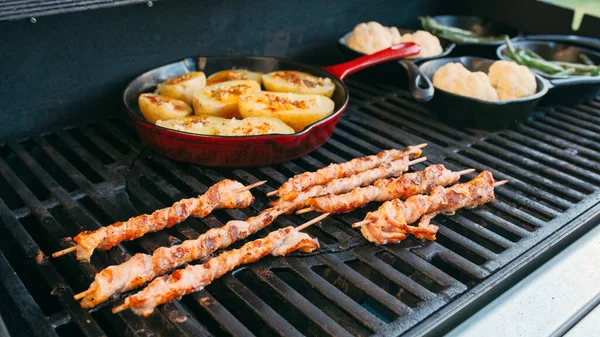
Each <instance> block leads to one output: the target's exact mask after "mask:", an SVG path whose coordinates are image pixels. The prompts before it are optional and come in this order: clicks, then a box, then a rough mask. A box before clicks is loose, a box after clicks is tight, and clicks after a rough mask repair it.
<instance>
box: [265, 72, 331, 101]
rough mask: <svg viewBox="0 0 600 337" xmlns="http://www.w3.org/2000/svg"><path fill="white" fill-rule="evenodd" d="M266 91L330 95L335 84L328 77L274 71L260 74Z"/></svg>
mask: <svg viewBox="0 0 600 337" xmlns="http://www.w3.org/2000/svg"><path fill="white" fill-rule="evenodd" d="M262 79H263V85H264V86H265V89H267V91H277V92H291V93H295V94H314V95H323V96H327V97H331V95H333V92H334V91H335V84H334V83H333V82H332V81H331V79H329V78H322V77H316V76H313V75H311V74H307V73H303V72H300V71H287V70H286V71H275V72H272V73H268V74H266V75H263V76H262Z"/></svg>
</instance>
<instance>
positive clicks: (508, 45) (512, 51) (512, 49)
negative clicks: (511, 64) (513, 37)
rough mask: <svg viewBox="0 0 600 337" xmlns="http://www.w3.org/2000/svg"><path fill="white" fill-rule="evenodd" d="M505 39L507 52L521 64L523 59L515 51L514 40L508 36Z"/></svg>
mask: <svg viewBox="0 0 600 337" xmlns="http://www.w3.org/2000/svg"><path fill="white" fill-rule="evenodd" d="M505 41H506V54H507V55H509V56H510V58H511V59H512V60H513V61H515V62H517V63H519V64H523V61H522V60H521V59H520V58H519V56H518V55H517V53H516V52H515V47H514V46H513V44H512V42H511V41H510V39H509V38H508V36H507V37H506V38H505Z"/></svg>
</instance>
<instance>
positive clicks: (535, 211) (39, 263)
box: [0, 81, 600, 336]
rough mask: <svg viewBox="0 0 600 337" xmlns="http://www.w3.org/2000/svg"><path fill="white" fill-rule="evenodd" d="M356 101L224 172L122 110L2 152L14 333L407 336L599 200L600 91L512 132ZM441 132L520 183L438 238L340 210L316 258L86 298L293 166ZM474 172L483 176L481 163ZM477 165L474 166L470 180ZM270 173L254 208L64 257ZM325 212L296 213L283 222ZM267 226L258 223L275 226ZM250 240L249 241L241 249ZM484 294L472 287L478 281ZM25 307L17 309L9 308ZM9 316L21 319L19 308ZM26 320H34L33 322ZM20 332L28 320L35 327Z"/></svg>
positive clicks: (449, 147) (435, 146)
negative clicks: (142, 129) (121, 296)
mask: <svg viewBox="0 0 600 337" xmlns="http://www.w3.org/2000/svg"><path fill="white" fill-rule="evenodd" d="M349 83H350V87H351V90H352V97H353V99H352V101H351V105H350V108H349V109H348V111H347V112H346V114H345V116H344V117H343V118H342V120H341V122H340V124H339V126H338V128H337V129H336V131H335V133H334V135H333V137H332V139H331V140H330V141H329V142H328V143H327V144H325V145H324V146H323V147H322V148H321V149H319V150H317V151H315V152H314V153H312V154H311V155H309V156H306V157H304V158H300V159H297V160H294V161H292V162H289V163H285V164H281V165H275V166H273V167H262V168H252V169H237V170H217V169H211V168H203V167H197V166H193V165H189V164H185V163H178V162H174V161H172V160H169V159H166V158H164V157H161V156H159V155H156V154H154V153H153V152H151V151H148V150H146V149H144V148H143V146H142V145H141V144H140V142H139V140H138V139H137V137H136V136H135V135H134V133H133V130H131V129H130V128H129V126H128V125H127V124H126V123H124V122H122V121H120V120H109V121H103V122H97V123H91V124H87V125H82V126H77V127H75V128H67V129H65V130H62V131H59V132H53V133H48V134H42V135H38V136H33V137H31V138H28V139H24V140H20V141H14V142H10V143H7V144H4V145H3V146H2V147H1V148H0V199H1V200H0V216H1V223H0V300H1V301H2V303H9V305H8V306H2V308H0V314H2V315H3V316H4V315H13V316H14V313H15V312H17V313H22V317H20V318H18V319H14V320H13V319H12V318H13V316H10V317H11V320H9V321H8V326H9V329H11V332H13V333H15V332H22V333H24V334H26V335H36V336H56V335H59V336H81V335H86V336H102V335H111V336H112V335H115V336H121V335H126V336H131V335H136V336H146V335H147V336H157V335H162V336H165V335H194V336H195V335H202V336H205V335H236V336H248V335H260V336H271V335H284V336H299V335H310V336H314V335H331V336H345V335H358V336H365V335H371V334H381V335H399V334H402V333H404V332H407V331H409V330H410V329H411V328H412V327H414V326H415V325H416V324H418V323H419V322H423V321H424V320H426V319H427V318H428V317H431V316H432V314H434V313H436V312H437V311H438V310H439V309H441V308H443V307H447V306H448V305H449V304H450V302H452V301H455V300H456V299H459V298H461V296H472V295H469V294H478V293H480V292H481V289H482V288H483V287H484V286H487V285H486V278H488V277H490V276H491V275H494V274H495V273H497V272H498V271H499V270H500V269H501V268H503V267H505V266H506V265H507V264H508V263H510V262H511V261H513V260H514V259H516V258H518V257H519V256H521V255H522V254H523V253H524V252H526V251H528V250H529V249H530V248H532V247H533V246H534V245H535V244H537V243H539V242H540V241H541V240H543V239H544V238H546V237H548V236H549V235H551V234H552V233H554V232H555V231H557V230H558V229H560V228H563V227H565V226H567V225H569V224H570V223H571V221H573V220H574V219H575V218H576V217H577V216H578V215H579V214H581V213H583V212H584V211H586V210H588V209H591V208H592V207H596V208H598V207H597V206H598V200H599V199H600V191H598V189H599V187H600V174H599V173H598V170H597V168H598V167H599V165H600V136H598V131H599V130H600V102H599V101H593V102H590V103H588V104H584V105H578V106H574V107H562V106H560V107H547V108H541V109H539V111H538V112H537V113H536V115H535V116H534V118H532V119H531V120H530V121H528V122H527V123H524V124H522V125H518V126H516V127H515V128H513V129H510V130H505V131H500V132H496V133H489V134H488V133H481V132H477V131H472V130H459V129H454V128H451V127H449V126H446V125H444V124H441V123H439V122H437V121H435V120H434V119H432V118H431V117H430V114H429V112H428V111H426V110H425V109H423V108H422V107H421V106H419V105H418V104H416V103H415V102H413V101H412V100H410V99H409V95H408V93H406V92H403V91H399V90H398V89H396V88H392V87H388V86H371V85H366V84H363V83H359V82H355V81H350V82H349ZM422 142H428V143H429V144H430V145H429V147H427V149H426V151H425V153H426V155H427V157H428V158H429V162H427V163H422V164H419V165H417V166H416V167H415V169H423V168H424V167H425V166H426V165H429V164H430V163H444V164H446V165H447V166H448V167H450V168H452V169H464V168H468V167H474V168H476V169H477V170H483V169H489V170H492V171H493V173H494V175H495V176H496V177H497V179H508V180H510V184H509V185H505V186H504V187H503V188H501V189H499V190H498V192H497V196H498V198H497V200H495V201H493V202H492V203H490V204H488V205H485V206H483V207H479V208H477V209H473V210H461V211H459V212H457V214H456V215H454V216H451V217H444V216H440V217H437V218H436V220H435V222H436V224H438V225H439V226H440V232H439V236H438V240H437V241H436V242H424V241H420V240H416V239H407V240H405V241H404V242H402V243H400V244H398V245H390V246H383V247H376V246H374V245H371V244H369V243H367V242H366V241H365V240H364V239H362V237H361V235H360V233H359V232H357V231H355V230H353V229H351V228H350V226H349V224H350V223H352V222H354V221H356V220H359V219H361V218H362V217H364V214H365V213H366V212H367V211H368V210H369V209H372V208H373V207H375V206H370V207H367V208H366V209H363V210H359V211H356V212H353V213H350V214H344V215H336V216H332V217H330V218H327V219H326V220H325V221H324V223H323V226H322V227H320V228H316V227H315V228H311V229H310V230H309V233H310V234H311V235H313V236H316V237H318V238H319V240H320V241H321V242H322V243H323V244H324V245H323V246H324V248H323V249H322V250H321V251H319V253H318V254H315V255H311V256H299V255H295V256H290V257H286V258H278V259H273V258H266V259H264V260H262V261H260V262H259V263H256V264H254V265H251V266H247V267H243V268H239V269H237V270H236V271H234V272H233V273H230V274H228V275H226V276H225V277H223V278H221V279H219V280H217V281H216V282H214V283H213V284H212V285H210V286H209V287H207V288H206V289H205V290H203V291H200V292H198V293H196V294H193V295H189V296H186V297H184V298H183V299H182V300H181V301H178V302H174V303H171V304H167V305H164V306H162V307H160V309H159V310H157V311H156V313H155V314H153V315H152V316H150V317H149V318H140V317H137V316H135V315H133V314H131V313H130V312H127V311H126V312H122V313H120V314H118V315H113V314H111V313H110V308H109V307H107V306H104V307H101V308H99V309H97V310H94V311H92V312H88V311H85V310H82V309H81V308H80V307H79V305H78V303H77V302H75V301H74V300H73V299H72V296H73V293H77V292H80V291H82V290H85V289H86V288H87V286H88V285H89V283H90V281H91V279H92V277H93V275H94V273H95V272H96V271H98V270H100V269H101V268H103V267H105V266H108V265H111V264H115V263H120V262H122V261H124V260H126V259H127V258H128V257H129V256H131V255H132V254H134V253H136V252H151V251H153V250H154V249H156V248H157V247H159V246H164V245H171V244H174V243H177V242H179V241H181V240H185V239H188V238H194V237H196V236H197V235H198V234H199V233H202V232H204V231H206V230H207V229H208V228H210V227H217V226H222V225H223V224H224V223H225V222H226V221H228V220H230V219H243V218H246V217H248V216H250V215H253V214H256V213H257V212H258V211H259V210H261V209H263V208H265V207H266V205H267V203H268V199H267V198H266V197H265V193H266V192H269V191H271V190H272V189H274V188H275V187H277V186H278V185H279V184H281V183H282V182H284V181H285V180H287V178H288V177H289V176H291V175H293V174H296V173H300V172H302V171H304V170H314V169H316V168H318V167H321V166H324V165H326V164H328V163H329V162H340V161H345V160H349V159H351V158H353V157H356V156H362V155H365V154H370V153H375V152H378V151H380V150H381V149H385V148H390V147H404V146H406V145H409V144H416V143H422ZM473 175H474V174H473ZM473 175H471V176H467V177H464V179H465V180H468V179H470V178H471V177H472V176H473ZM225 177H227V178H233V179H238V180H240V181H242V182H243V183H246V184H248V183H253V182H256V181H258V180H262V179H268V180H269V183H268V184H267V185H263V186H261V187H259V188H258V190H257V191H255V193H254V194H255V195H256V196H257V200H256V202H255V204H254V205H252V207H250V208H248V209H243V210H227V211H217V212H215V213H214V214H212V215H210V216H208V217H207V218H205V219H202V220H199V219H189V220H188V221H186V222H184V223H182V224H180V225H177V226H175V227H173V228H171V229H169V230H165V231H162V232H159V233H153V234H150V235H147V236H146V237H144V238H142V239H140V240H137V241H133V242H127V243H124V244H122V245H120V246H119V247H116V248H115V249H112V250H111V251H109V252H106V253H102V252H98V253H95V254H94V255H93V258H92V261H91V263H78V262H76V260H75V259H74V258H73V257H63V258H60V259H56V260H55V259H49V258H48V256H49V255H50V254H51V253H52V252H54V251H56V250H59V249H60V248H62V246H61V240H63V238H65V237H67V236H72V235H74V234H76V233H77V232H79V231H80V230H82V229H94V228H97V227H99V226H102V225H106V224H109V223H111V222H114V221H117V220H122V219H126V218H128V217H130V216H133V215H136V214H139V213H145V212H151V211H152V210H154V209H156V208H159V207H164V206H166V205H170V204H171V203H172V202H174V201H176V200H178V199H180V198H183V197H189V196H191V195H195V194H198V193H202V192H203V191H205V190H206V189H207V186H210V185H211V184H213V183H214V182H216V181H218V180H220V179H223V178H225ZM313 216H314V215H302V216H297V215H293V216H286V217H281V218H279V219H277V221H276V222H275V224H274V226H276V227H281V226H288V225H290V224H300V223H302V222H304V221H306V220H307V219H309V218H311V217H313ZM265 233H266V230H263V231H262V232H260V233H258V234H256V235H254V236H253V237H251V238H250V239H253V238H255V237H259V236H264V235H265ZM239 245H241V243H236V244H235V245H234V246H236V247H237V246H239ZM468 290H470V292H469V294H466V292H467V291H468ZM6 310H11V312H12V314H10V313H8V312H6ZM5 317H8V316H5ZM21 327H22V328H21ZM19 329H20V330H19Z"/></svg>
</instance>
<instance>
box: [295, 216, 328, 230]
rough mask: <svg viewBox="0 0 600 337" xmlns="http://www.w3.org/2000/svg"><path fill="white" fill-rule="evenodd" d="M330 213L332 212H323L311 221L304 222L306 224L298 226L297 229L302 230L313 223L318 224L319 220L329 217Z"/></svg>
mask: <svg viewBox="0 0 600 337" xmlns="http://www.w3.org/2000/svg"><path fill="white" fill-rule="evenodd" d="M329 214H330V213H323V214H321V215H319V216H318V217H316V218H314V219H312V220H310V221H308V222H306V223H304V224H302V225H300V226H298V227H296V230H298V231H301V230H303V229H305V228H306V227H309V226H312V225H314V224H316V223H317V222H319V221H321V220H323V219H325V218H326V217H328V216H329Z"/></svg>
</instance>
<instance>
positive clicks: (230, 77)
mask: <svg viewBox="0 0 600 337" xmlns="http://www.w3.org/2000/svg"><path fill="white" fill-rule="evenodd" d="M237 80H252V81H256V82H258V84H261V83H262V73H258V72H254V71H250V70H245V69H229V70H221V71H219V72H216V73H214V74H212V75H210V76H208V78H207V79H206V85H213V84H217V83H222V82H229V81H237Z"/></svg>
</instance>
